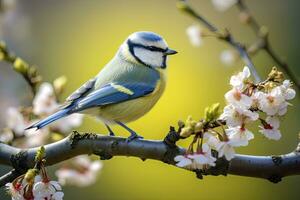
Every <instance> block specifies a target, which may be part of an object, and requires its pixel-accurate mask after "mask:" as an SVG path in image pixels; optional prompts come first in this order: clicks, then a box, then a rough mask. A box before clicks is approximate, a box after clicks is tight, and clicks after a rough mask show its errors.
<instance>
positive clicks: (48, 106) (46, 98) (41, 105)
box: [32, 82, 59, 116]
mask: <svg viewBox="0 0 300 200" xmlns="http://www.w3.org/2000/svg"><path fill="white" fill-rule="evenodd" d="M32 104H33V113H34V114H36V115H40V116H48V115H50V114H52V113H53V112H55V111H56V110H57V109H58V107H59V105H58V103H57V102H56V98H55V93H54V89H53V87H52V85H51V84H50V83H46V82H45V83H42V84H41V86H40V88H39V90H38V92H37V94H36V95H35V97H34V99H33V102H32Z"/></svg>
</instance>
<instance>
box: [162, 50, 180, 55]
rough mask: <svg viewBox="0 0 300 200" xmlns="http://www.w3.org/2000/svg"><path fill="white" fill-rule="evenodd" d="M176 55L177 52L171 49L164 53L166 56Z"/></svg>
mask: <svg viewBox="0 0 300 200" xmlns="http://www.w3.org/2000/svg"><path fill="white" fill-rule="evenodd" d="M176 53H178V52H177V51H175V50H173V49H167V51H166V52H165V54H166V55H174V54H176Z"/></svg>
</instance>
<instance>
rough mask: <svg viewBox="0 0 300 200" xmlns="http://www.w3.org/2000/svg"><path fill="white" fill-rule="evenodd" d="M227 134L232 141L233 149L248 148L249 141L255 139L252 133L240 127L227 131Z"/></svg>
mask: <svg viewBox="0 0 300 200" xmlns="http://www.w3.org/2000/svg"><path fill="white" fill-rule="evenodd" d="M225 132H226V135H227V136H228V138H229V140H230V145H231V146H233V147H238V146H247V145H248V143H249V140H252V139H253V138H254V135H253V133H252V132H250V131H249V130H247V129H246V128H243V127H240V126H237V127H232V128H228V129H225Z"/></svg>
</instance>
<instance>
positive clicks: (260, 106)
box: [174, 67, 296, 170]
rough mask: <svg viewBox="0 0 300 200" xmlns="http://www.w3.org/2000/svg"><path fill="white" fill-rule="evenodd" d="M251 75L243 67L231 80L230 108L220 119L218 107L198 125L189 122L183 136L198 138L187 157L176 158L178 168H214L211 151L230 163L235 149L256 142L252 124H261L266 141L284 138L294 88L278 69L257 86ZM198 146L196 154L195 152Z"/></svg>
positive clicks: (228, 103) (207, 113)
mask: <svg viewBox="0 0 300 200" xmlns="http://www.w3.org/2000/svg"><path fill="white" fill-rule="evenodd" d="M250 75H251V74H250V70H249V68H248V67H244V69H243V71H242V72H239V73H238V74H236V75H234V76H232V77H231V79H230V85H231V87H232V88H231V89H230V91H228V92H227V93H226V94H225V99H226V102H227V105H226V106H225V107H224V109H223V112H222V113H221V115H220V116H218V111H217V110H218V107H216V106H212V107H210V108H209V109H208V110H209V111H208V112H206V117H205V120H202V121H199V122H197V121H194V120H193V119H192V118H191V117H190V118H188V120H187V121H186V124H185V127H184V128H182V130H181V133H180V135H181V136H182V137H189V136H190V135H192V134H194V135H195V137H194V140H193V142H192V144H191V145H190V147H189V148H188V150H187V152H186V154H185V155H178V156H176V157H175V158H174V159H175V161H176V162H177V166H179V167H184V168H187V169H191V170H193V169H205V168H207V167H210V166H215V161H216V158H215V157H213V156H212V154H211V151H212V149H213V150H215V151H217V152H218V157H223V156H224V157H225V158H226V159H227V160H231V159H232V158H234V155H235V150H234V148H235V147H240V146H247V145H248V144H249V141H250V140H252V139H254V134H253V133H252V132H251V131H250V130H249V129H248V125H249V124H251V123H253V122H259V124H260V125H259V128H260V130H259V132H260V133H261V134H262V135H263V136H265V137H266V138H268V139H270V140H279V139H280V138H281V132H280V130H279V124H280V120H279V119H280V117H282V116H284V115H285V114H286V112H287V108H288V106H289V105H291V104H290V103H289V102H288V101H289V100H292V99H293V98H294V97H295V95H296V92H295V90H294V89H292V88H291V86H292V84H291V82H290V81H289V80H284V79H283V75H282V72H279V71H278V70H277V69H276V68H275V67H274V68H273V69H272V71H271V72H270V74H269V75H268V78H267V79H266V80H265V81H263V82H261V83H258V84H254V83H253V82H252V81H251V79H250ZM207 116H210V117H207ZM217 116H218V117H217ZM212 124H215V127H217V126H222V132H220V131H218V130H216V129H214V128H215V127H213V126H212ZM195 144H196V145H197V150H196V151H195V152H194V150H193V148H194V145H195Z"/></svg>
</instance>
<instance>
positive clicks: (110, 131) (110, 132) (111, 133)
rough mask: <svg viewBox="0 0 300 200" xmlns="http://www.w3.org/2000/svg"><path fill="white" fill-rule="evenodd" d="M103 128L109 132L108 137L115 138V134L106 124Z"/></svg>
mask: <svg viewBox="0 0 300 200" xmlns="http://www.w3.org/2000/svg"><path fill="white" fill-rule="evenodd" d="M105 126H106V128H107V130H108V132H109V136H115V133H114V132H113V130H111V128H110V127H109V126H108V125H107V124H105Z"/></svg>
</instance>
